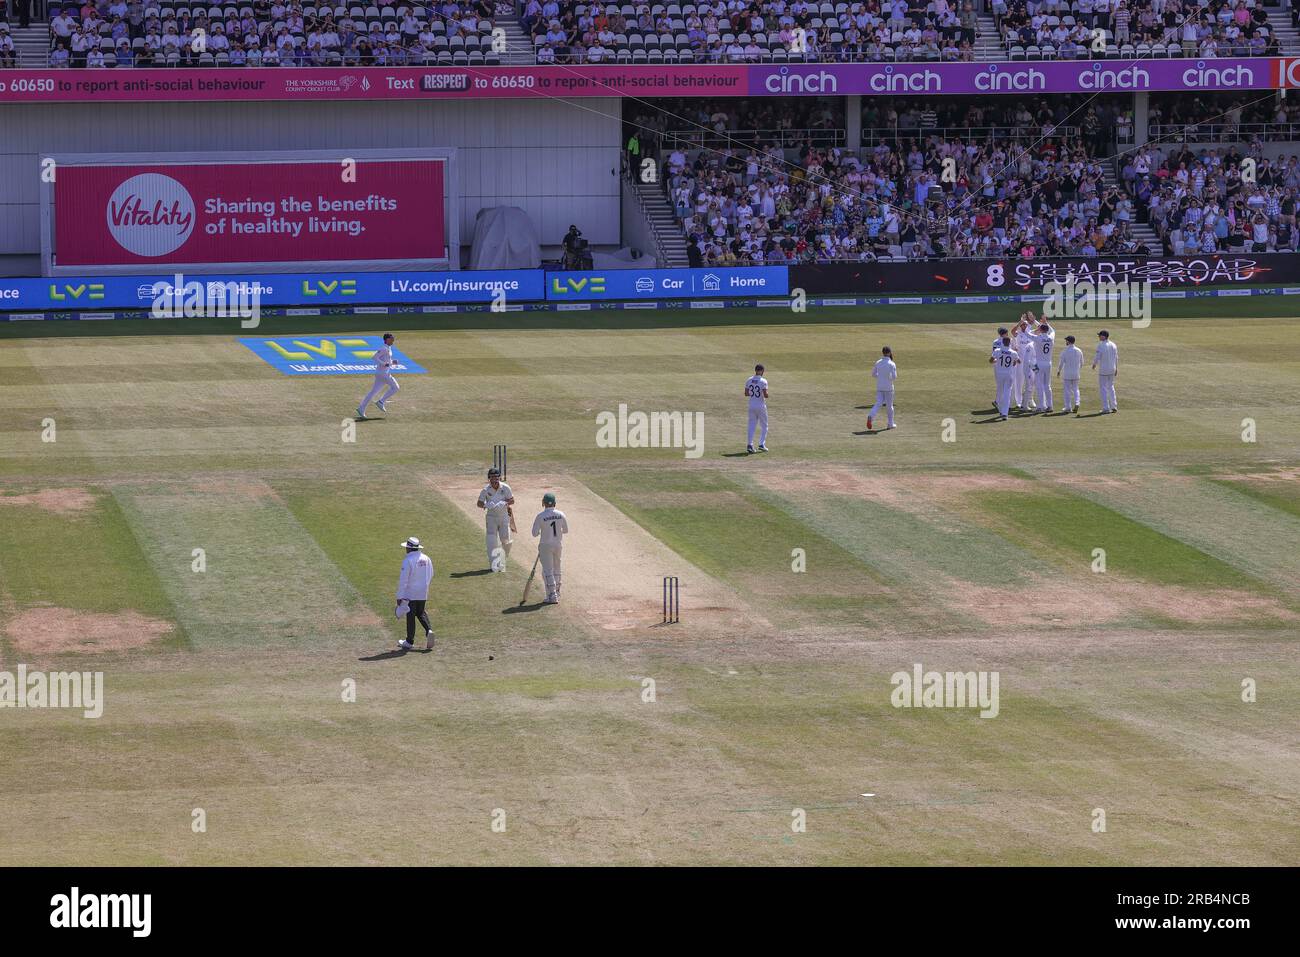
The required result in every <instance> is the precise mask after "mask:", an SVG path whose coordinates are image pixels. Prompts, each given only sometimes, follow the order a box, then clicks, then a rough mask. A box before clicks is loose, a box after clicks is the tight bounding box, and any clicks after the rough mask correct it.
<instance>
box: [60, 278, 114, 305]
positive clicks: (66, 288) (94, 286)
mask: <svg viewBox="0 0 1300 957" xmlns="http://www.w3.org/2000/svg"><path fill="white" fill-rule="evenodd" d="M83 294H85V296H86V298H87V299H103V298H104V284H103V283H102V282H91V283H84V282H83V283H81V284H80V285H77V286H73V285H69V284H68V283H66V282H65V283H53V282H52V283H50V298H51V299H53V300H55V301H58V300H62V299H80V298H81V297H82V295H83Z"/></svg>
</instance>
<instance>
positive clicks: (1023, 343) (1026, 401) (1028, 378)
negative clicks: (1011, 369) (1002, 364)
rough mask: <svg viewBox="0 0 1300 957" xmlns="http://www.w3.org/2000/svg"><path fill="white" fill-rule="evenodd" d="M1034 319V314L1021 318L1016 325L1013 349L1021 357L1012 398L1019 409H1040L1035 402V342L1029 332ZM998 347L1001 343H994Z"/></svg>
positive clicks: (1013, 383) (1027, 314)
mask: <svg viewBox="0 0 1300 957" xmlns="http://www.w3.org/2000/svg"><path fill="white" fill-rule="evenodd" d="M1033 318H1034V314H1033V313H1032V312H1027V313H1025V314H1024V315H1023V316H1021V317H1020V322H1018V323H1017V324H1016V334H1015V336H1013V337H1012V348H1014V349H1015V350H1016V355H1018V356H1019V357H1020V364H1019V365H1017V366H1016V375H1015V379H1014V380H1013V381H1012V383H1011V398H1012V400H1013V404H1014V405H1015V406H1016V408H1018V409H1036V408H1038V405H1037V403H1035V402H1034V361H1033V360H1034V340H1033V338H1032V335H1033V333H1031V332H1030V331H1029V323H1030V322H1032V321H1033ZM997 345H1000V343H994V346H995V347H996V346H997Z"/></svg>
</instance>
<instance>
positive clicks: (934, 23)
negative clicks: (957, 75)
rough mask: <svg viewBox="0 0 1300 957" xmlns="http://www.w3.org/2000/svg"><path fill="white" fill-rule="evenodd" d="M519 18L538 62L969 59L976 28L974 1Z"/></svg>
mask: <svg viewBox="0 0 1300 957" xmlns="http://www.w3.org/2000/svg"><path fill="white" fill-rule="evenodd" d="M521 22H522V24H523V27H524V30H525V31H526V32H527V33H528V34H529V36H530V37H531V39H532V43H533V46H534V49H535V51H536V55H537V60H538V62H540V63H602V62H609V61H611V60H613V61H632V62H637V61H640V60H644V61H646V62H651V61H677V62H680V61H681V60H687V61H690V62H714V63H755V62H759V61H788V60H812V61H852V62H864V61H881V60H898V61H913V62H916V61H932V62H937V61H949V62H952V61H972V60H974V59H975V37H976V33H977V30H978V16H977V14H976V12H975V6H974V3H973V2H971V0H966V2H962V0H863V2H855V3H845V2H839V3H816V2H811V0H789V2H787V0H713V2H700V3H686V4H681V5H679V4H677V3H673V4H662V3H656V4H653V5H652V4H646V3H642V4H637V5H635V6H630V5H622V6H615V5H609V6H606V5H603V4H599V3H592V4H587V3H578V2H573V0H527V3H526V5H525V7H524V13H523V17H522V20H521Z"/></svg>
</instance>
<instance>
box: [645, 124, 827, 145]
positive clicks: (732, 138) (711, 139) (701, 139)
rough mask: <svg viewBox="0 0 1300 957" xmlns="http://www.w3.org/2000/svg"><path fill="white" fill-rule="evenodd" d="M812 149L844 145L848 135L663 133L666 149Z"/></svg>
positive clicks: (814, 131)
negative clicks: (808, 145) (808, 144)
mask: <svg viewBox="0 0 1300 957" xmlns="http://www.w3.org/2000/svg"><path fill="white" fill-rule="evenodd" d="M810 140H811V141H812V145H813V146H843V145H844V144H845V142H846V141H847V134H846V133H845V131H844V130H842V129H789V130H724V131H723V132H721V133H718V132H715V131H714V130H701V129H689V130H667V131H666V132H665V133H664V134H663V143H664V149H665V150H673V149H677V148H681V149H703V148H705V147H708V148H712V149H719V148H725V147H728V146H753V145H757V144H759V143H762V144H769V143H775V144H776V145H778V146H780V147H782V148H792V147H796V146H802V145H803V144H804V143H806V142H808V141H810Z"/></svg>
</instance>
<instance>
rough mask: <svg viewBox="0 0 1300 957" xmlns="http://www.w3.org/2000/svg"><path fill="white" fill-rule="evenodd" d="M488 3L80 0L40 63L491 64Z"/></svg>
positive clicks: (56, 25)
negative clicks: (394, 4) (217, 3)
mask: <svg viewBox="0 0 1300 957" xmlns="http://www.w3.org/2000/svg"><path fill="white" fill-rule="evenodd" d="M497 16H498V10H497V7H496V2H495V0H463V2H461V0H445V2H441V3H432V4H430V5H429V6H427V7H426V6H419V5H417V6H408V5H401V6H397V7H392V6H384V7H382V8H381V7H376V6H335V7H331V6H320V7H314V6H306V7H304V6H303V5H302V4H301V3H300V2H299V0H291V2H288V3H286V2H285V0H252V2H251V3H249V2H245V4H244V5H240V6H233V5H230V6H224V7H223V6H215V5H214V6H211V7H207V6H203V5H196V6H194V7H189V6H184V5H182V4H180V3H177V2H175V0H170V2H168V3H166V4H159V3H155V2H151V0H85V2H84V3H82V5H81V6H80V7H75V6H67V7H62V8H57V7H56V8H53V9H52V10H51V18H50V43H51V49H50V54H49V65H50V66H53V67H90V68H93V67H106V66H117V67H129V66H163V65H168V66H175V65H184V66H196V65H221V66H227V65H228V66H402V65H420V64H434V63H445V64H447V65H451V64H452V63H453V62H461V63H467V64H468V63H490V62H499V57H498V56H497V54H496V53H495V52H494V50H493V46H492V43H493V35H492V31H493V27H494V25H495V20H496V17H497Z"/></svg>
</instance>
